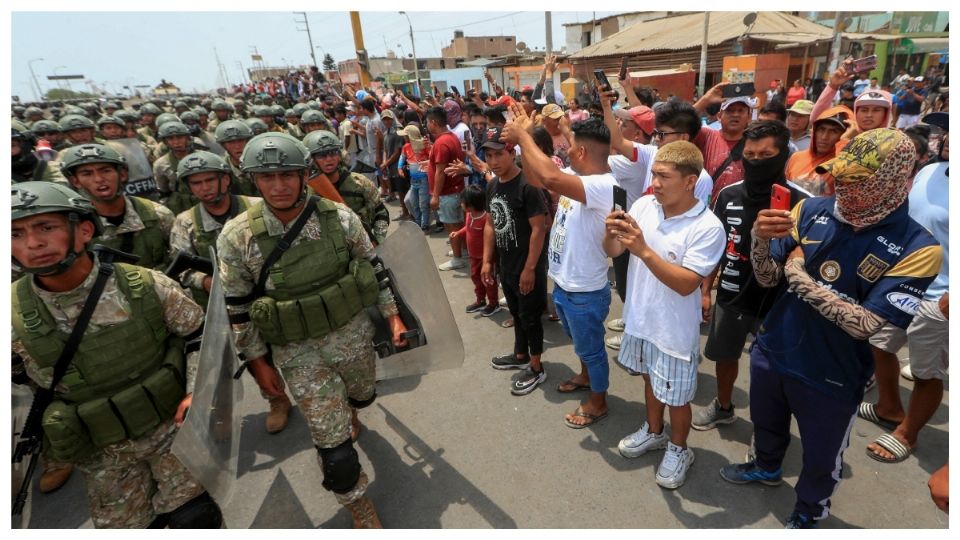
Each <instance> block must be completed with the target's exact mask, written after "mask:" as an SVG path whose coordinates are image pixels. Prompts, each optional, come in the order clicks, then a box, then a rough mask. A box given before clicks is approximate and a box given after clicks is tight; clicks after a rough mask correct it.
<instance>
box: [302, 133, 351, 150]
mask: <svg viewBox="0 0 960 540" xmlns="http://www.w3.org/2000/svg"><path fill="white" fill-rule="evenodd" d="M303 145H304V146H306V147H307V150H309V151H310V155H311V156H312V155H314V154H319V153H321V152H330V151H333V150H336V151H339V150H342V149H343V144H342V143H341V142H340V137H337V136H336V135H334V134H333V133H331V132H329V131H327V130H325V129H320V130H317V131H311V132H310V133H307V136H306V137H304V138H303Z"/></svg>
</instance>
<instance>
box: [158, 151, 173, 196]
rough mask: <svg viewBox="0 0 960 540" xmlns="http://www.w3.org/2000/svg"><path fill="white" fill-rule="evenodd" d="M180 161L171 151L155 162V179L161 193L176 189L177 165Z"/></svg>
mask: <svg viewBox="0 0 960 540" xmlns="http://www.w3.org/2000/svg"><path fill="white" fill-rule="evenodd" d="M179 163H180V160H178V159H177V158H176V157H174V156H173V154H172V153H171V152H169V151H167V153H165V154H163V155H162V156H160V157H158V158H157V160H156V161H154V162H153V180H154V182H156V183H157V189H159V190H160V193H162V194H167V193H170V192H172V191H176V188H177V165H178V164H179Z"/></svg>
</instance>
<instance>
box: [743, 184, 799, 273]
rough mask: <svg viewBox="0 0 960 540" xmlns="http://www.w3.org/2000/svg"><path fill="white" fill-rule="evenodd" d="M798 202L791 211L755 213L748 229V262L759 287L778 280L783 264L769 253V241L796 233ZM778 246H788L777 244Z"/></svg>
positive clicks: (767, 210) (795, 235)
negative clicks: (755, 215)
mask: <svg viewBox="0 0 960 540" xmlns="http://www.w3.org/2000/svg"><path fill="white" fill-rule="evenodd" d="M802 203H803V201H801V202H800V204H797V206H796V207H794V209H793V212H786V211H784V210H772V209H769V208H768V209H764V210H760V212H759V213H758V214H757V220H756V221H754V222H753V228H752V229H751V230H750V263H751V264H752V265H753V275H754V277H755V278H756V280H757V283H758V284H760V286H761V287H768V288H769V287H776V286H777V283H779V282H780V275H781V271H782V270H783V265H782V264H780V263H778V262H777V260H776V259H775V258H774V257H773V256H772V255H771V253H770V241H771V240H773V239H775V238H788V237H789V236H791V235H793V236H794V239H795V240H798V239H799V238H798V237H797V234H796V230H797V229H796V220H797V219H798V218H799V215H800V207H801V205H802ZM779 247H780V248H784V247H786V250H789V249H790V248H789V247H788V246H779Z"/></svg>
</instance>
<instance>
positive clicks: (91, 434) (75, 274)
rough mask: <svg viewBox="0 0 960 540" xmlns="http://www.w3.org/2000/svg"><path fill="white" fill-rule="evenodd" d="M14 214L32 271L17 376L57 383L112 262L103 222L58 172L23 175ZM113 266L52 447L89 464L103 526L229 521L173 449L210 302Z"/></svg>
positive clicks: (20, 295) (53, 420)
mask: <svg viewBox="0 0 960 540" xmlns="http://www.w3.org/2000/svg"><path fill="white" fill-rule="evenodd" d="M11 217H12V230H11V232H12V234H11V239H12V240H11V248H12V252H13V258H14V262H15V265H16V266H17V267H18V268H19V269H20V270H22V271H24V272H27V274H28V275H27V276H25V277H23V278H21V279H19V280H18V281H17V282H16V283H14V284H13V289H12V304H13V310H12V312H13V315H12V323H13V332H12V335H11V342H12V343H11V346H12V350H13V353H14V355H15V358H17V360H18V361H17V362H15V363H14V366H13V370H12V375H13V377H14V381H15V382H18V383H21V384H22V383H26V382H28V381H32V382H33V383H35V384H37V385H39V386H40V387H44V388H49V387H50V384H51V383H52V379H53V366H54V365H55V364H56V363H57V358H58V356H59V353H60V351H61V350H62V349H63V347H64V346H65V344H66V336H67V335H69V333H70V332H71V331H72V330H73V327H74V326H75V323H76V320H77V318H78V317H79V314H80V312H81V310H82V308H83V305H84V304H85V303H86V302H87V298H88V296H89V295H90V292H91V290H92V289H93V287H94V284H95V282H97V281H98V280H101V279H103V278H101V277H100V275H101V274H102V273H103V271H104V269H105V268H107V267H106V266H104V265H106V264H107V263H103V262H101V261H100V259H99V257H98V256H96V255H93V254H91V253H89V252H88V251H86V249H87V247H88V245H89V243H90V242H91V240H92V239H93V238H94V237H95V236H96V235H97V233H98V232H99V231H100V226H99V221H98V219H97V216H96V214H95V213H94V210H93V207H92V206H91V205H90V202H89V201H87V200H86V199H84V198H83V197H81V196H80V195H79V194H77V193H76V192H74V191H73V190H71V189H69V188H67V187H63V186H59V185H57V184H51V183H49V182H25V183H22V184H18V185H17V186H15V187H14V188H13V195H12V216H11ZM112 267H113V269H114V271H113V273H112V274H110V275H108V276H106V281H105V285H104V287H103V292H102V294H101V296H100V298H99V301H98V302H97V303H96V308H95V309H94V311H93V314H92V317H91V319H90V322H89V325H88V326H87V328H86V330H85V332H84V334H83V338H82V340H81V343H80V346H79V347H78V348H77V351H76V352H75V353H74V354H73V356H72V361H71V363H70V365H69V367H68V368H67V371H66V374H65V375H64V377H63V378H62V379H61V381H60V382H59V383H58V384H57V386H56V388H55V389H54V391H55V394H54V400H53V402H52V403H51V404H50V405H49V406H48V407H47V408H46V410H45V411H44V413H43V430H44V439H45V445H44V454H45V455H46V456H47V457H49V458H51V459H54V460H57V461H63V462H68V463H73V464H75V465H76V467H77V468H78V469H79V470H80V472H81V473H82V474H83V477H84V481H85V483H86V488H87V499H88V504H89V508H90V516H91V518H92V519H93V524H94V526H95V527H97V528H143V527H148V526H154V527H162V526H165V525H169V526H170V527H171V528H219V527H220V526H221V525H222V524H223V517H222V514H221V512H220V507H219V506H218V505H217V503H216V502H214V501H213V499H212V498H211V497H210V495H209V494H208V493H207V492H206V491H205V490H204V487H203V486H202V485H200V484H199V483H198V482H197V481H196V479H194V478H193V476H192V475H191V474H190V472H189V471H187V469H186V468H185V467H184V466H183V464H181V463H180V461H179V460H178V459H177V458H176V457H175V456H174V455H173V454H172V453H171V452H170V447H171V444H172V443H173V438H174V436H175V435H176V433H177V429H178V427H177V426H178V424H179V423H181V422H183V418H184V415H185V413H186V410H187V408H188V407H189V406H190V401H191V395H192V391H193V385H194V381H195V377H196V367H197V365H196V362H197V360H198V359H197V358H196V353H192V352H190V351H191V349H192V348H194V347H192V345H194V344H196V341H195V340H196V338H197V337H199V336H200V334H201V333H202V331H203V310H202V309H200V306H198V305H197V304H196V303H194V302H193V301H192V300H190V298H189V297H188V296H187V295H185V294H184V292H183V290H182V289H181V288H180V286H179V285H178V284H177V283H176V282H174V281H173V280H171V279H169V278H167V277H166V276H164V275H163V274H161V273H159V272H155V271H153V270H149V269H146V268H142V267H138V266H133V265H127V264H120V263H115V264H113V265H112ZM191 340H194V341H193V342H192V343H191V345H187V346H185V345H184V344H185V342H190V341H191ZM185 356H186V357H185ZM118 426H119V429H117V427H118Z"/></svg>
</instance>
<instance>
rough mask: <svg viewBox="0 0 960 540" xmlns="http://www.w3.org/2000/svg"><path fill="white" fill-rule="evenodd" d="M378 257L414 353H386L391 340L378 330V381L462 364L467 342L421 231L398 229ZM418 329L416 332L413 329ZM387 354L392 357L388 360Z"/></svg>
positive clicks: (408, 227) (406, 224) (408, 226)
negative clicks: (396, 298)
mask: <svg viewBox="0 0 960 540" xmlns="http://www.w3.org/2000/svg"><path fill="white" fill-rule="evenodd" d="M377 253H378V254H379V255H380V259H382V260H383V262H384V264H385V265H386V267H387V269H388V270H389V271H390V274H391V281H392V283H393V286H394V291H395V293H396V292H399V297H400V298H398V303H399V304H401V305H400V310H401V315H402V316H403V319H404V322H405V323H406V326H407V329H408V330H415V332H412V333H411V336H410V337H409V338H408V340H410V341H411V345H412V346H411V348H409V349H407V350H400V351H388V350H387V349H388V348H389V347H388V346H387V345H386V344H385V343H384V340H387V339H389V335H386V333H385V332H384V331H383V328H382V325H378V326H381V327H380V328H378V331H377V334H378V335H377V336H376V337H375V339H374V345H375V346H376V348H377V350H378V356H379V358H377V379H378V380H386V379H396V378H399V377H406V376H408V375H419V374H423V373H429V372H432V371H438V370H441V369H454V368H458V367H460V366H461V365H463V356H464V354H463V338H462V337H461V336H460V329H459V328H458V327H457V322H456V321H455V320H454V318H453V311H451V310H450V303H449V302H447V293H446V291H445V290H444V289H443V283H442V282H441V281H440V273H439V271H438V270H437V265H436V264H434V262H433V255H432V254H431V253H430V248H429V247H428V246H427V240H426V238H424V236H423V232H422V231H421V230H420V227H418V226H416V225H414V224H413V223H410V222H400V225H399V227H398V228H397V230H396V231H394V232H393V234H391V235H390V236H388V237H387V238H386V240H384V242H383V244H381V245H380V246H377ZM414 327H417V328H414ZM385 353H389V355H388V356H387V355H385Z"/></svg>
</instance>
